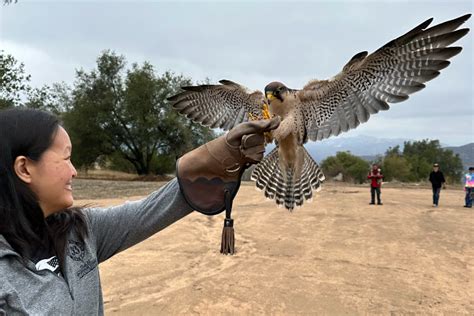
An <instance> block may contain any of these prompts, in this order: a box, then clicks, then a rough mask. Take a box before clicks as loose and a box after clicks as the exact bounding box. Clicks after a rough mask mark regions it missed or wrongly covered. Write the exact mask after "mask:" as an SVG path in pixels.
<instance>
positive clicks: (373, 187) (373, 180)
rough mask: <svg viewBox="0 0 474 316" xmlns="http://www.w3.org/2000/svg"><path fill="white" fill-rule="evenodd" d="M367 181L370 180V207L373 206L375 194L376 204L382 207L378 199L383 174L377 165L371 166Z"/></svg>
mask: <svg viewBox="0 0 474 316" xmlns="http://www.w3.org/2000/svg"><path fill="white" fill-rule="evenodd" d="M367 179H369V180H370V197H371V200H370V203H369V204H370V205H374V204H375V193H377V204H378V205H382V200H381V199H380V194H381V191H380V188H381V186H382V180H383V174H382V172H381V170H380V168H379V167H378V166H377V165H375V164H374V165H372V169H371V170H370V172H369V174H368V176H367Z"/></svg>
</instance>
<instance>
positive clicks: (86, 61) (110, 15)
mask: <svg viewBox="0 0 474 316" xmlns="http://www.w3.org/2000/svg"><path fill="white" fill-rule="evenodd" d="M467 12H472V3H471V1H453V2H442V1H438V2H433V1H430V2H428V1H422V2H420V1H417V2H411V1H390V2H387V1H385V2H374V1H365V2H364V1H337V2H328V1H327V2H326V1H315V2H310V1H308V2H297V3H293V2H284V1H277V2H275V1H245V2H243V3H242V2H233V1H226V3H217V2H199V3H197V2H196V1H179V2H177V3H176V2H122V1H120V2H119V1H87V2H76V1H68V2H65V1H62V2H49V3H48V5H45V3H44V2H43V3H38V2H28V1H26V0H25V1H20V2H19V3H18V4H15V5H10V6H7V7H2V11H1V12H0V14H1V19H0V30H1V31H0V40H1V46H2V48H3V49H5V50H7V51H8V50H10V52H11V53H12V54H14V55H15V57H16V58H17V59H19V60H20V61H22V62H24V63H25V65H26V70H27V71H28V72H29V73H31V74H32V79H33V83H34V84H38V85H41V84H44V83H52V82H56V81H66V82H68V83H72V82H73V79H74V75H75V69H76V68H84V69H86V70H90V69H92V68H95V61H96V58H97V57H98V56H99V54H100V52H101V51H103V50H104V49H112V50H114V51H116V52H117V53H119V54H123V55H125V57H126V58H127V60H128V61H129V63H132V62H138V63H142V62H143V61H145V60H146V61H150V62H151V63H152V64H153V65H154V66H155V68H156V69H157V70H158V71H159V72H164V71H166V70H172V71H174V72H175V73H178V74H180V73H182V74H183V75H185V76H189V77H191V78H192V79H193V80H195V81H202V80H204V79H205V78H210V79H211V80H212V81H214V82H217V81H218V80H220V79H224V78H225V79H229V80H232V81H236V82H238V83H241V84H242V85H244V86H247V87H248V88H250V89H260V90H262V89H263V88H264V87H265V85H266V84H267V83H269V82H271V81H274V80H278V81H282V82H284V83H285V84H287V85H288V86H290V87H293V88H300V87H302V86H304V84H305V83H306V82H307V81H309V80H310V79H314V78H318V79H325V78H329V77H332V76H334V75H335V74H337V73H338V72H339V71H340V70H341V69H342V67H343V66H344V64H345V63H347V61H348V60H349V59H350V58H351V57H352V56H353V55H354V54H355V53H357V52H360V51H363V50H367V51H369V52H373V51H374V50H376V49H378V48H379V47H380V46H382V45H383V44H385V43H386V42H388V41H390V40H391V39H393V38H396V37H398V36H400V35H401V34H403V33H404V32H406V31H408V30H409V29H411V28H413V27H414V26H416V25H418V24H419V23H421V22H422V21H424V20H426V19H427V18H429V17H434V18H435V21H434V22H433V23H439V22H442V21H445V20H448V19H451V18H454V17H457V16H460V15H462V14H465V13H467ZM472 25H473V24H472V18H471V20H470V21H468V23H466V27H471V28H472ZM473 38H474V37H473V35H472V33H470V34H469V35H468V36H466V37H465V38H463V39H462V40H461V41H460V42H459V45H462V46H463V47H464V50H463V52H462V53H461V54H460V55H458V56H456V57H454V58H453V59H452V65H451V66H450V67H448V68H447V69H445V70H443V72H442V74H441V75H440V76H439V78H436V79H434V80H433V81H431V82H428V83H427V87H426V89H425V90H423V91H420V92H418V93H416V94H414V95H412V96H411V97H410V99H409V100H408V101H406V102H403V103H400V104H394V105H392V109H391V110H390V111H388V112H385V113H381V114H378V115H376V116H374V117H373V118H371V120H370V121H369V122H368V123H366V124H363V125H361V126H360V127H359V128H358V129H356V130H354V131H351V132H350V134H352V133H354V134H355V133H359V134H360V133H369V134H374V133H382V134H383V135H382V136H383V137H397V135H401V134H403V137H406V134H410V135H409V136H411V137H410V138H417V135H420V136H421V135H422V136H423V137H426V135H434V134H437V135H438V136H437V138H440V139H442V140H443V141H444V142H446V143H454V142H456V140H459V139H468V138H469V134H470V135H472V134H473V129H472V121H473V119H474V117H473V115H474V113H473V111H474V110H473V98H474V96H473V94H474V93H473V80H472V74H473V71H474V68H473V60H472V56H474V54H473V45H472V44H473ZM436 122H437V123H436ZM388 126H389V127H390V128H388ZM400 126H403V128H400ZM440 126H441V127H440ZM397 127H398V128H397ZM461 127H462V128H461ZM440 133H441V134H440ZM392 135H393V136H392ZM466 135H467V136H466ZM433 137H434V136H433ZM471 138H472V137H471ZM451 140H452V141H451ZM471 141H472V139H471Z"/></svg>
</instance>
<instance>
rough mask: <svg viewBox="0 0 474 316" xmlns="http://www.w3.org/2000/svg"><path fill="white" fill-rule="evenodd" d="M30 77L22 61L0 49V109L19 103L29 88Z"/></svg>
mask: <svg viewBox="0 0 474 316" xmlns="http://www.w3.org/2000/svg"><path fill="white" fill-rule="evenodd" d="M30 79H31V76H30V75H27V74H26V73H25V65H24V64H23V63H19V62H18V61H17V60H16V59H15V58H14V57H13V56H12V55H10V54H6V53H5V52H4V51H3V50H0V109H3V108H7V107H11V106H15V105H19V104H20V103H21V98H22V95H23V94H26V93H27V92H28V90H29V81H30Z"/></svg>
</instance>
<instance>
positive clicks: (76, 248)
mask: <svg viewBox="0 0 474 316" xmlns="http://www.w3.org/2000/svg"><path fill="white" fill-rule="evenodd" d="M67 254H68V256H69V258H71V259H72V260H74V261H78V262H80V263H81V265H80V267H79V269H78V270H77V272H76V276H77V277H78V278H80V279H82V278H83V277H84V276H85V275H86V274H88V273H89V272H91V271H92V270H94V269H95V268H96V267H97V261H96V260H95V259H94V258H91V259H84V257H85V254H86V252H85V245H84V243H82V242H78V241H75V240H71V239H70V240H68V247H67Z"/></svg>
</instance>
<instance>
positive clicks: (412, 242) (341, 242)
mask: <svg viewBox="0 0 474 316" xmlns="http://www.w3.org/2000/svg"><path fill="white" fill-rule="evenodd" d="M129 195H131V194H129ZM382 197H383V200H384V205H383V206H369V205H368V199H369V190H368V188H361V187H352V186H331V185H327V186H326V187H325V189H324V190H323V192H321V193H320V194H318V196H317V198H316V199H315V200H314V201H313V203H311V204H307V205H305V207H303V208H301V209H297V210H295V211H294V212H293V213H288V212H286V211H284V210H283V209H277V208H276V207H274V204H273V202H270V201H265V199H264V198H263V196H262V194H261V193H260V192H257V191H255V189H254V187H253V186H251V185H247V184H245V185H243V186H242V188H241V190H240V192H239V194H238V196H237V199H236V202H235V204H234V207H235V212H234V213H235V214H234V219H235V227H236V247H237V249H236V250H237V254H236V255H235V256H223V255H221V254H219V246H220V234H221V230H222V222H223V216H222V215H220V216H216V217H206V216H203V215H200V214H197V213H193V214H191V215H189V216H188V217H186V218H184V219H183V220H181V221H180V222H178V223H176V224H174V225H173V226H171V227H169V228H168V229H166V230H164V231H163V232H161V233H159V234H157V235H155V236H154V237H152V238H150V239H149V240H147V241H145V242H143V243H141V244H139V245H137V246H135V247H133V248H131V249H129V250H127V251H125V252H123V253H121V254H119V255H117V256H115V257H114V258H112V259H110V260H109V261H107V262H105V263H103V264H101V267H100V270H101V275H102V285H103V290H104V300H105V308H106V312H107V313H108V314H121V315H132V314H133V315H140V314H142V315H145V314H146V315H156V314H161V315H171V314H173V315H174V314H187V315H189V314H205V315H221V314H226V315H227V314H235V315H245V314H285V315H294V314H330V315H345V314H348V315H354V314H364V315H365V314H392V313H393V314H395V315H397V314H412V313H416V314H419V313H423V314H470V315H472V314H474V303H473V293H474V286H473V280H474V269H473V264H474V250H473V241H474V238H473V237H474V235H473V227H474V216H473V215H474V210H472V209H465V208H463V207H462V205H463V192H462V191H459V190H444V191H442V193H441V201H440V203H441V206H440V207H439V208H433V207H431V204H430V198H431V192H430V190H428V189H400V188H385V189H383V193H382ZM121 201H122V200H117V199H109V200H96V201H94V202H95V203H98V204H106V205H112V204H118V203H120V202H121ZM79 202H81V201H79ZM89 202H90V201H89Z"/></svg>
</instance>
